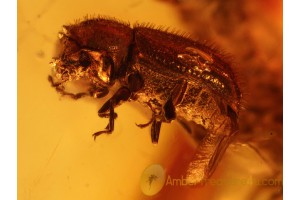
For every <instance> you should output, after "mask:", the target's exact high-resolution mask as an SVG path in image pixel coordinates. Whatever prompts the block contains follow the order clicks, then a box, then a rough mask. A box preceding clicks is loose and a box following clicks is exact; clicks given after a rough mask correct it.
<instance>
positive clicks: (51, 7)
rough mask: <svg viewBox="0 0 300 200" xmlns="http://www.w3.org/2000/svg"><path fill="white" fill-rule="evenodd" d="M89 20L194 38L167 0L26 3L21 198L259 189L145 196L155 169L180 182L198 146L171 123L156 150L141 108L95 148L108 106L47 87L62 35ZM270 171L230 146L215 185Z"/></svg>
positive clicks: (132, 109) (126, 109) (127, 110)
mask: <svg viewBox="0 0 300 200" xmlns="http://www.w3.org/2000/svg"><path fill="white" fill-rule="evenodd" d="M87 14H88V15H92V16H96V15H98V14H100V15H104V16H111V17H115V18H117V19H121V20H123V21H129V22H131V23H134V22H136V21H138V22H151V23H153V24H157V25H162V26H166V27H168V26H170V27H174V28H176V29H178V30H184V31H187V30H185V26H184V25H183V24H181V23H180V22H179V17H178V15H177V14H176V12H175V10H173V9H172V7H171V6H170V5H168V4H164V3H162V2H160V1H150V0H149V1H146V0H127V1H117V0H113V1H103V0H101V1H99V0H98V1H96V0H95V1H93V0H85V1H70V0H56V1H55V0H50V1H49V0H40V1H34V0H27V1H25V0H20V1H18V199H19V200H67V199H72V200H81V199H89V200H94V199H95V200H96V199H97V200H98V199H108V200H110V199H112V200H113V199H124V200H126V199H146V200H150V199H157V200H159V199H178V200H179V199H180V200H181V199H245V198H244V197H245V196H247V194H249V192H250V191H251V190H252V189H253V186H252V185H246V186H245V185H237V186H227V185H222V186H215V185H209V186H206V187H165V188H163V189H162V190H161V192H160V193H158V194H157V195H155V196H153V197H147V196H145V195H144V194H143V193H142V192H141V190H140V185H139V184H140V183H139V181H140V176H141V173H142V172H143V170H144V169H145V168H146V167H147V166H148V165H150V164H154V163H158V164H161V165H162V166H163V167H164V168H165V169H166V172H167V173H169V174H172V176H174V178H180V177H181V175H182V174H183V173H184V171H183V170H184V169H185V167H186V166H187V164H188V160H189V159H191V156H192V155H193V153H194V152H195V147H194V146H193V143H192V142H191V141H190V140H189V138H188V137H187V135H185V134H183V132H184V131H183V128H181V127H180V126H179V125H178V124H177V123H176V122H174V123H172V124H164V125H163V126H162V130H161V135H160V141H159V144H158V145H156V146H155V145H153V144H152V143H151V139H150V127H149V128H145V129H139V128H138V127H136V126H135V123H145V122H147V121H148V120H149V118H150V116H151V113H150V112H147V110H145V109H143V107H142V106H140V105H138V104H136V103H125V104H124V105H122V106H120V107H118V108H117V109H116V112H117V113H118V116H119V117H118V119H117V120H116V127H115V131H114V132H113V134H111V135H103V136H100V137H98V138H97V140H96V142H94V140H93V138H92V136H91V135H92V134H93V133H94V132H96V131H99V130H102V129H103V128H105V126H106V125H107V122H108V121H107V119H101V118H99V117H98V116H97V110H98V109H99V108H100V106H101V105H102V104H103V101H96V100H92V99H88V98H86V99H80V100H78V101H74V100H72V99H69V98H64V97H60V95H58V94H57V93H56V91H55V90H54V88H52V87H50V84H49V82H48V81H47V76H48V75H49V74H50V72H51V66H50V65H49V62H50V61H51V58H52V57H53V55H54V54H55V46H56V42H57V38H58V37H57V33H58V31H60V30H61V27H62V25H64V24H68V23H73V22H74V21H75V20H76V19H81V18H82V17H84V16H86V15H87ZM187 32H188V31H187ZM245 155H246V156H245ZM232 163H234V165H233V164H232ZM245 166H247V167H245ZM249 169H250V172H251V173H249ZM253 169H255V170H253ZM251 170H252V171H251ZM268 171H270V170H269V169H268V168H267V167H266V166H265V165H264V164H263V161H262V160H261V158H259V157H258V156H257V155H256V153H255V152H254V151H253V150H252V149H249V148H248V147H246V146H239V147H238V148H237V147H230V149H229V151H227V153H226V154H225V156H224V158H223V161H222V163H220V165H219V167H218V168H217V170H216V173H215V174H214V176H213V178H222V177H238V178H249V174H259V173H266V172H268ZM237 191H238V192H237Z"/></svg>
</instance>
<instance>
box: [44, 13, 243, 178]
mask: <svg viewBox="0 0 300 200" xmlns="http://www.w3.org/2000/svg"><path fill="white" fill-rule="evenodd" d="M64 28H65V32H64V33H62V34H61V41H62V43H63V51H62V54H61V55H60V58H58V59H55V60H54V62H53V65H54V67H55V77H56V79H57V80H58V83H54V82H53V79H52V77H49V80H50V81H51V82H52V85H53V86H54V87H55V88H56V89H57V91H59V92H60V93H62V94H64V95H70V96H71V97H73V98H75V99H77V98H80V97H82V96H85V95H90V96H93V97H95V98H101V97H104V96H105V95H107V93H108V91H109V87H111V86H112V85H114V84H115V82H116V81H118V82H119V83H120V85H121V86H120V88H119V89H118V91H117V92H116V93H115V94H114V95H113V96H112V97H111V98H110V99H109V100H108V101H107V102H106V103H105V104H104V105H103V106H102V108H100V110H99V111H98V114H99V116H100V117H109V124H108V126H107V127H106V129H105V130H104V131H99V132H97V133H95V134H94V136H95V137H96V136H98V135H100V134H102V133H111V132H112V131H113V129H114V120H115V118H116V116H117V115H116V113H115V112H114V108H115V107H116V106H118V105H119V104H120V103H122V102H123V101H128V100H137V101H139V102H141V103H143V104H146V105H147V106H148V107H149V108H150V109H151V110H152V113H153V116H152V119H151V120H150V121H149V123H147V124H142V125H138V126H140V127H146V126H148V125H151V138H152V142H153V143H157V142H158V139H159V132H160V127H161V124H162V123H163V122H171V121H172V120H174V119H179V120H180V121H181V122H182V123H183V124H187V123H188V121H193V122H194V123H196V124H197V126H199V127H201V128H199V129H198V130H200V131H198V132H196V133H193V131H191V132H192V134H194V136H195V137H196V138H197V139H198V141H199V146H200V151H203V152H205V153H204V154H203V155H202V158H198V160H199V159H200V160H202V161H201V162H199V163H197V165H203V167H202V169H203V172H202V173H204V174H203V176H209V175H210V174H211V172H212V171H213V169H214V167H215V163H216V162H217V161H218V158H219V157H220V155H222V154H223V152H224V150H225V149H226V147H227V145H228V143H229V141H230V138H231V137H232V135H234V133H235V132H236V131H237V117H238V112H239V109H240V105H239V104H240V99H241V92H240V89H239V87H238V85H237V83H236V78H235V76H234V74H233V72H232V69H231V68H230V66H229V65H228V64H227V63H226V62H224V61H223V60H222V57H221V56H220V55H219V54H218V52H217V51H216V50H213V49H211V48H209V47H207V46H205V45H202V44H200V43H198V42H195V41H193V40H190V39H187V38H185V37H182V36H178V35H176V34H172V33H168V32H164V31H162V30H157V29H153V28H149V27H145V26H140V25H136V26H135V27H134V28H130V26H129V25H127V24H124V23H120V22H118V21H115V20H108V19H102V18H97V19H88V20H85V21H82V22H80V23H77V24H74V25H70V26H65V27H64ZM82 78H84V79H87V80H88V81H89V82H90V89H89V91H88V93H79V94H72V93H68V92H66V91H65V90H64V86H63V84H64V83H65V82H68V81H72V80H78V79H82ZM201 149H202V150H201ZM191 173H194V172H191Z"/></svg>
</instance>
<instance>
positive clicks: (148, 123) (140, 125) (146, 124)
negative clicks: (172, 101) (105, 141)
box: [135, 102, 155, 128]
mask: <svg viewBox="0 0 300 200" xmlns="http://www.w3.org/2000/svg"><path fill="white" fill-rule="evenodd" d="M146 104H147V106H148V107H149V108H150V109H151V111H152V117H151V119H150V121H149V122H147V123H145V124H137V123H135V125H137V126H138V127H140V128H145V127H147V126H149V125H150V124H151V123H152V122H153V120H154V119H155V112H154V111H153V109H152V106H151V103H150V102H146Z"/></svg>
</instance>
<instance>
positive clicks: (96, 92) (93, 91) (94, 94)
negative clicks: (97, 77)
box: [89, 86, 109, 98]
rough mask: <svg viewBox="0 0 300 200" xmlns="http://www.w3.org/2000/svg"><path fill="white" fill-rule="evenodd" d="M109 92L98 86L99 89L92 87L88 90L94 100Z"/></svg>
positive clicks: (105, 88)
mask: <svg viewBox="0 0 300 200" xmlns="http://www.w3.org/2000/svg"><path fill="white" fill-rule="evenodd" d="M108 92H109V90H108V88H107V87H104V86H99V87H92V88H90V89H89V93H90V96H92V97H94V98H102V97H105V96H106V95H107V94H108Z"/></svg>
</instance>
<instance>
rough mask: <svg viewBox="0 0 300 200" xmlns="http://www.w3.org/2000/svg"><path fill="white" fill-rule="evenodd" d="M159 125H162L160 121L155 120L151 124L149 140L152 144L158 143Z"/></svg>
mask: <svg viewBox="0 0 300 200" xmlns="http://www.w3.org/2000/svg"><path fill="white" fill-rule="evenodd" d="M161 123H162V121H157V120H156V119H154V120H153V122H152V126H151V140H152V143H153V144H157V143H158V139H159V132H160V127H161Z"/></svg>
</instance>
